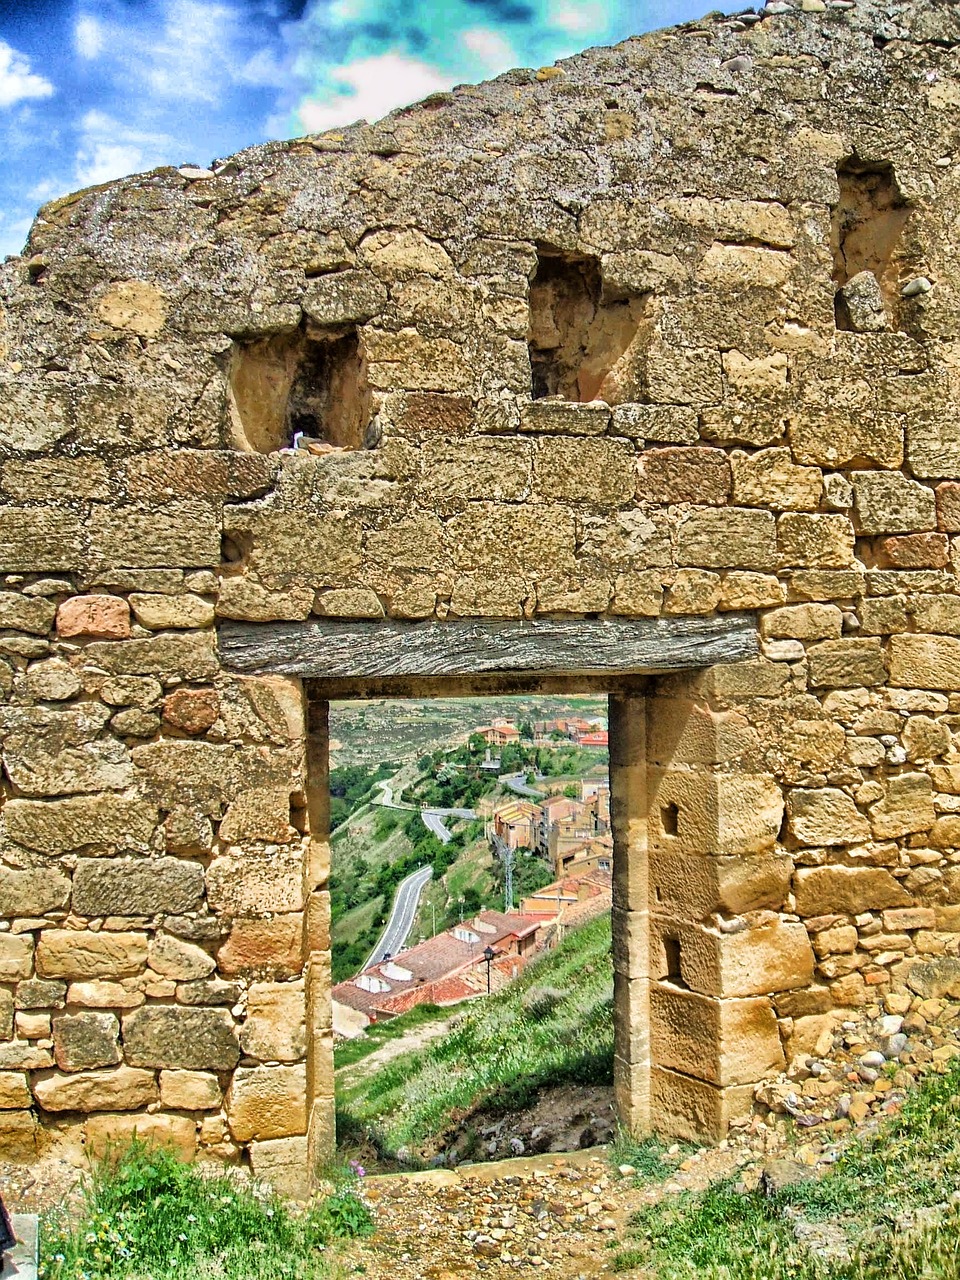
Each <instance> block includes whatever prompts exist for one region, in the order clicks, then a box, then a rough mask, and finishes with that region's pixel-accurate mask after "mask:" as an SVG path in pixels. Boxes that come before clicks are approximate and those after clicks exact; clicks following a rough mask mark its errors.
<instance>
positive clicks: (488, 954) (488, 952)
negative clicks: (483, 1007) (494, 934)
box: [483, 946, 497, 995]
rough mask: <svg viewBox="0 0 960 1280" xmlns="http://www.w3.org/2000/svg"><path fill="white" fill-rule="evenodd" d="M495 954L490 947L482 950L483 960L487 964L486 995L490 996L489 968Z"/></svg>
mask: <svg viewBox="0 0 960 1280" xmlns="http://www.w3.org/2000/svg"><path fill="white" fill-rule="evenodd" d="M496 954H497V953H496V952H495V951H494V949H493V947H491V946H486V947H484V949H483V958H484V960H486V962H487V995H489V994H490V966H491V965H492V964H493V958H494V956H495V955H496Z"/></svg>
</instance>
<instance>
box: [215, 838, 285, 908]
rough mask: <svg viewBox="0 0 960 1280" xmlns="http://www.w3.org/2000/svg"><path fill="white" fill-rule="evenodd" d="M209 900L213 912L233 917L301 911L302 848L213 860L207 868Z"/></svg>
mask: <svg viewBox="0 0 960 1280" xmlns="http://www.w3.org/2000/svg"><path fill="white" fill-rule="evenodd" d="M207 901H208V902H209V904H210V907H211V909H212V910H214V911H219V912H222V913H224V914H226V915H230V916H252V915H263V914H264V913H266V912H274V911H277V912H284V911H291V910H292V911H300V910H302V909H303V855H302V853H301V851H300V849H299V848H296V849H292V850H283V851H280V850H278V851H277V852H275V853H272V854H264V855H260V856H253V855H252V854H251V855H249V856H244V857H218V858H214V859H213V861H212V862H211V863H210V866H209V867H208V868H207Z"/></svg>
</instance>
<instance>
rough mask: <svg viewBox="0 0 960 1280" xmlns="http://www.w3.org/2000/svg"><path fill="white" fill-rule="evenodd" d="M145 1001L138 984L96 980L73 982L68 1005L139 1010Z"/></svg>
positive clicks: (68, 992) (69, 991)
mask: <svg viewBox="0 0 960 1280" xmlns="http://www.w3.org/2000/svg"><path fill="white" fill-rule="evenodd" d="M45 985H50V984H45ZM60 985H61V986H62V985H63V984H62V983H61V984H60ZM145 999H146V997H145V996H144V994H143V992H142V991H140V990H139V989H138V987H137V984H136V983H134V982H130V981H127V982H110V981H109V980H107V979H99V980H97V979H94V980H92V981H90V982H71V983H70V989H69V990H68V991H67V1003H68V1004H71V1005H80V1006H81V1007H82V1008H87V1009H139V1007H140V1006H141V1005H142V1004H143V1002H144V1000H145ZM62 1005H63V1002H62V1001H61V1004H60V1006H58V1007H61V1008H62Z"/></svg>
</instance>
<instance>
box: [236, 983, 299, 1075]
mask: <svg viewBox="0 0 960 1280" xmlns="http://www.w3.org/2000/svg"><path fill="white" fill-rule="evenodd" d="M305 1017H306V1011H305V1005H304V988H303V983H302V982H255V983H253V984H252V985H251V987H250V990H249V993H248V995H247V1020H246V1022H245V1023H244V1024H243V1028H242V1030H241V1032H240V1044H241V1047H242V1048H243V1051H244V1053H246V1054H249V1056H250V1057H251V1058H259V1059H260V1061H261V1062H297V1061H299V1060H300V1059H301V1058H303V1057H304V1056H305V1055H306V1050H307V1034H306V1026H305Z"/></svg>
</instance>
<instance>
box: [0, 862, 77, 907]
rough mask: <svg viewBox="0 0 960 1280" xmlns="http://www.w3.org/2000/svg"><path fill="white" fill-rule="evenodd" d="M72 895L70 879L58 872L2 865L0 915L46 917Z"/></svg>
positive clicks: (63, 904) (0, 874)
mask: <svg viewBox="0 0 960 1280" xmlns="http://www.w3.org/2000/svg"><path fill="white" fill-rule="evenodd" d="M69 898H70V881H69V880H68V879H67V877H66V876H64V875H61V874H60V872H58V871H41V870H36V871H14V870H13V869H12V868H10V867H4V866H0V916H7V917H10V916H42V915H46V913H47V912H48V911H57V910H58V909H59V908H60V907H63V906H65V905H66V903H67V902H68V901H69Z"/></svg>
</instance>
